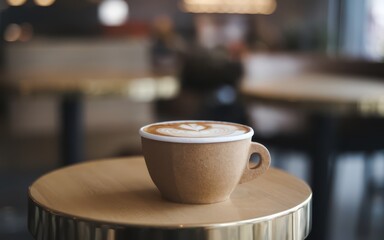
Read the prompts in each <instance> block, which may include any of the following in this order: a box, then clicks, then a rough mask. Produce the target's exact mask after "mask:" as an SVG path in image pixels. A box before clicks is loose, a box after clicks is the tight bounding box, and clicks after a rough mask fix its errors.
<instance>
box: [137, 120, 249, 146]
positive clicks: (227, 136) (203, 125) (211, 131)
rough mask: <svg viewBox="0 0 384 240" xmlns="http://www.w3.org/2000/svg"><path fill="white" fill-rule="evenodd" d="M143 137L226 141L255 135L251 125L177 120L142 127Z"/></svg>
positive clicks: (179, 140) (192, 140)
mask: <svg viewBox="0 0 384 240" xmlns="http://www.w3.org/2000/svg"><path fill="white" fill-rule="evenodd" d="M140 134H141V136H143V137H146V138H151V139H155V140H160V141H161V140H165V141H167V140H169V141H172V142H224V141H233V140H241V139H245V138H248V137H251V136H252V135H253V130H252V129H251V128H250V127H247V126H244V125H241V124H234V123H227V122H214V121H175V122H163V123H155V124H151V125H148V126H145V127H143V128H141V130H140Z"/></svg>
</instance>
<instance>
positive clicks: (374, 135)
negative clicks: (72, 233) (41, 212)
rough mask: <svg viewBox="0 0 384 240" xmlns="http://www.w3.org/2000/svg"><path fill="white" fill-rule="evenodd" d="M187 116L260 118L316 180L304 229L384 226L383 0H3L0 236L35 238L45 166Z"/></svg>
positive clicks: (331, 231) (295, 164) (269, 141)
mask: <svg viewBox="0 0 384 240" xmlns="http://www.w3.org/2000/svg"><path fill="white" fill-rule="evenodd" d="M186 119H190V120H192V119H193V120H217V121H229V122H235V123H241V124H245V125H248V126H251V127H252V128H253V129H254V131H255V134H254V136H253V141H256V142H259V143H262V144H264V145H265V146H266V147H267V148H268V149H269V151H270V153H271V156H272V166H273V167H274V168H279V169H283V170H284V171H287V172H289V173H291V174H293V175H294V176H296V177H298V178H300V179H302V180H304V181H305V182H307V183H308V184H309V185H310V186H311V188H312V191H313V205H312V207H313V212H312V231H311V234H310V235H309V237H308V239H330V240H340V239H348V240H354V239H364V240H365V239H367V240H375V239H383V237H384V228H383V226H384V191H383V189H384V188H383V187H384V2H383V1H382V0H327V1H322V0H309V1H303V0H286V1H283V0H237V1H229V0H157V1H150V0H2V1H1V2H0V239H5V240H22V239H33V238H32V236H31V235H30V233H29V232H28V228H27V215H28V206H27V198H28V187H29V186H30V185H31V184H32V183H33V181H35V180H36V179H37V178H38V177H39V176H41V175H43V174H44V173H47V172H49V171H52V170H54V169H58V168H61V167H65V166H68V165H71V164H76V163H79V162H84V161H97V160H100V159H113V158H123V157H129V156H136V155H141V142H140V135H139V128H140V127H141V126H143V125H146V124H149V123H152V122H159V121H170V120H186Z"/></svg>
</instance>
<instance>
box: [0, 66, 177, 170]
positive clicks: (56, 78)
mask: <svg viewBox="0 0 384 240" xmlns="http://www.w3.org/2000/svg"><path fill="white" fill-rule="evenodd" d="M2 78H3V80H4V81H2V82H1V85H2V88H3V90H4V91H5V93H6V94H9V95H15V96H31V97H37V96H45V95H53V96H59V97H60V98H61V103H60V109H59V110H60V111H59V112H60V120H61V122H60V134H61V148H62V149H61V151H62V152H61V157H62V165H68V164H71V163H76V162H80V161H82V160H84V156H83V151H84V150H83V148H84V140H83V139H84V133H83V132H84V126H83V100H84V98H96V97H97V98H103V97H109V96H113V97H121V98H128V99H131V100H133V101H137V102H150V101H154V100H158V99H169V98H172V97H174V96H175V95H176V94H177V93H178V88H179V84H178V81H177V79H175V77H174V76H172V75H164V76H154V75H152V74H150V73H147V74H145V73H142V74H136V75H129V76H127V75H116V76H113V75H108V74H102V73H101V74H97V73H68V74H65V73H61V74H59V73H56V74H55V73H49V74H48V73H40V74H37V73H36V74H28V75H24V74H23V75H3V76H2Z"/></svg>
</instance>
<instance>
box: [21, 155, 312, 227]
mask: <svg viewBox="0 0 384 240" xmlns="http://www.w3.org/2000/svg"><path fill="white" fill-rule="evenodd" d="M191 184H193V183H192V182H191ZM29 194H30V198H31V199H32V200H33V201H34V202H35V203H36V204H38V205H40V206H41V207H43V208H45V209H46V210H49V211H52V212H54V213H55V214H59V215H66V216H70V217H76V218H82V219H86V220H91V221H98V222H108V223H115V224H124V225H127V224H128V225H144V226H159V227H173V226H178V227H180V226H188V227H191V226H202V225H204V226H209V225H217V224H225V223H233V222H239V223H240V222H246V221H250V220H252V221H255V220H260V221H263V220H266V219H271V218H275V217H278V216H282V215H286V214H288V213H291V212H293V211H296V210H297V209H299V208H300V207H302V206H303V205H304V204H308V201H310V199H311V195H312V192H311V189H310V188H309V187H308V185H307V184H306V183H305V182H303V181H302V180H299V179H298V178H296V177H294V176H292V175H289V174H287V173H285V172H283V171H280V170H277V169H273V168H272V169H269V170H268V171H267V172H266V173H265V174H263V175H262V176H261V177H259V178H257V179H255V180H253V181H250V182H247V183H243V184H240V185H238V186H237V188H236V189H235V191H234V193H233V194H232V195H231V198H230V199H229V200H227V201H225V202H221V203H216V204H205V205H192V204H178V203H173V202H169V201H166V200H164V199H162V198H161V196H160V193H159V192H158V190H157V189H156V187H155V185H154V184H153V183H152V181H151V179H150V177H149V174H148V172H147V169H146V166H145V162H144V159H143V158H142V157H131V158H121V159H110V160H100V161H92V162H86V163H81V164H77V165H73V166H70V167H66V168H62V169H59V170H56V171H53V172H50V173H48V174H46V175H44V176H42V177H41V178H39V179H38V180H37V181H35V182H34V183H33V184H32V185H31V187H30V189H29Z"/></svg>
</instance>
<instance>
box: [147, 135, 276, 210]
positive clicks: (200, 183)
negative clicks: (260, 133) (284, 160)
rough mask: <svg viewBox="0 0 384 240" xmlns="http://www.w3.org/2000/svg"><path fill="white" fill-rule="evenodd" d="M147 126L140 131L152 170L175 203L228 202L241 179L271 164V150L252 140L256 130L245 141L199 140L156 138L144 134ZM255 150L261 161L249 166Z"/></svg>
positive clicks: (165, 193)
mask: <svg viewBox="0 0 384 240" xmlns="http://www.w3.org/2000/svg"><path fill="white" fill-rule="evenodd" d="M143 129H144V128H142V129H141V130H140V134H141V136H142V137H141V140H142V150H143V155H144V158H145V162H146V165H147V168H148V172H149V174H150V176H151V178H152V181H153V182H154V183H155V185H156V187H157V188H158V189H159V191H160V193H161V195H162V196H163V198H165V199H168V200H170V201H173V202H179V203H192V204H207V203H216V202H221V201H225V200H227V199H228V198H229V196H230V195H231V193H232V192H233V190H234V189H235V187H236V186H237V184H239V182H245V181H249V180H252V179H254V178H256V177H257V176H259V175H261V174H262V173H263V172H265V171H266V170H267V169H268V167H269V165H270V155H269V152H268V150H267V149H266V148H265V147H264V146H263V145H261V144H259V143H254V142H251V137H252V135H253V131H252V133H251V134H247V136H246V138H245V139H241V140H235V141H233V140H232V141H223V139H222V138H221V141H219V142H214V140H213V141H212V140H211V141H210V142H199V143H196V142H176V141H164V140H163V139H162V140H159V139H152V138H150V137H147V135H148V134H142V131H143ZM251 130H252V129H251ZM145 135H146V136H145ZM165 139H166V138H165ZM254 153H257V154H259V155H260V161H259V164H258V165H257V166H255V167H253V168H249V164H248V163H249V160H250V157H251V155H252V154H254Z"/></svg>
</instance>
